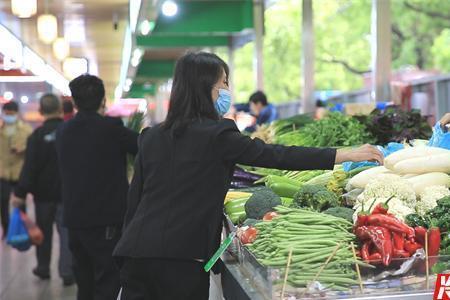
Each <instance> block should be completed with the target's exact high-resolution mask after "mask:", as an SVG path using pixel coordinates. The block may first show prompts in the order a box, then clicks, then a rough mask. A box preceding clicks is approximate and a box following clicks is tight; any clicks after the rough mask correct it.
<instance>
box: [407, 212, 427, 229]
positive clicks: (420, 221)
mask: <svg viewBox="0 0 450 300" xmlns="http://www.w3.org/2000/svg"><path fill="white" fill-rule="evenodd" d="M405 222H406V224H408V225H409V226H411V227H416V226H423V227H425V228H428V224H427V223H426V221H425V219H424V218H423V217H422V216H421V215H419V214H409V215H407V216H406V218H405Z"/></svg>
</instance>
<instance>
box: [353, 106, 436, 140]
mask: <svg viewBox="0 0 450 300" xmlns="http://www.w3.org/2000/svg"><path fill="white" fill-rule="evenodd" d="M356 118H357V119H358V120H359V121H360V122H361V123H362V124H364V125H365V126H366V127H367V129H368V131H369V132H370V134H371V135H372V136H373V137H374V138H375V142H376V143H377V144H378V145H386V144H387V143H389V142H403V141H404V140H407V141H409V140H412V139H429V138H430V137H431V134H432V130H431V127H430V125H428V122H427V119H426V117H422V115H421V114H420V111H419V110H411V111H404V110H402V109H401V108H400V107H399V106H390V107H388V108H387V109H386V110H384V111H381V110H378V109H375V110H374V111H372V113H370V115H369V116H358V117H356Z"/></svg>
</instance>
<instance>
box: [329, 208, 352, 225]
mask: <svg viewBox="0 0 450 300" xmlns="http://www.w3.org/2000/svg"><path fill="white" fill-rule="evenodd" d="M354 212H355V211H354V210H353V209H351V208H347V207H330V208H329V209H327V210H325V211H323V213H324V214H327V215H332V216H335V217H338V218H343V219H346V220H347V221H350V222H352V223H353V213H354Z"/></svg>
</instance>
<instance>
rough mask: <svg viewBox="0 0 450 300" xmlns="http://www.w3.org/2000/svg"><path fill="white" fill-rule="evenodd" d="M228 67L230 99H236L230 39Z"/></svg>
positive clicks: (232, 50)
mask: <svg viewBox="0 0 450 300" xmlns="http://www.w3.org/2000/svg"><path fill="white" fill-rule="evenodd" d="M228 68H229V69H230V74H229V76H228V85H229V88H230V92H231V99H232V100H233V101H236V98H235V97H234V96H235V93H234V69H235V65H234V47H233V43H232V41H230V45H229V46H228Z"/></svg>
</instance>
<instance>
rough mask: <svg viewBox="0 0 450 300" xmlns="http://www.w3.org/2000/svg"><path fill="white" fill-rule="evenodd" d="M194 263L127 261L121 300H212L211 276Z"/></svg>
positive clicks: (134, 259) (155, 260) (145, 259)
mask: <svg viewBox="0 0 450 300" xmlns="http://www.w3.org/2000/svg"><path fill="white" fill-rule="evenodd" d="M203 264H204V263H201V262H197V261H194V260H171V259H152V258H125V260H124V263H123V265H122V268H121V270H120V281H121V284H122V295H121V300H175V299H180V300H208V297H209V272H208V273H207V272H205V271H204V270H203Z"/></svg>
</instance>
